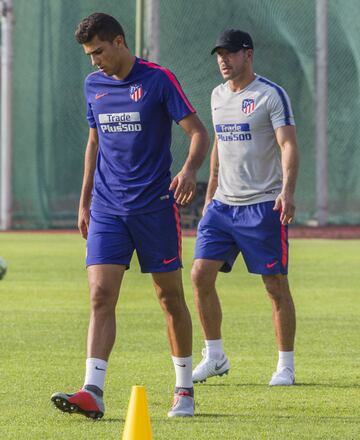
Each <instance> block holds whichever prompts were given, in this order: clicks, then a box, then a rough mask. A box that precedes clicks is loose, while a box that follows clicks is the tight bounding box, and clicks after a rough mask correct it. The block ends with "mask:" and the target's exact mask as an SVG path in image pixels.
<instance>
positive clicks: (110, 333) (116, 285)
mask: <svg viewBox="0 0 360 440" xmlns="http://www.w3.org/2000/svg"><path fill="white" fill-rule="evenodd" d="M124 271H125V266H120V265H115V264H99V265H93V266H89V267H88V269H87V272H88V282H89V288H90V302H91V314H90V322H89V330H88V338H87V357H88V358H98V359H103V360H106V361H107V360H108V358H109V356H110V352H111V349H112V347H113V345H114V342H115V336H116V318H115V308H116V303H117V300H118V297H119V290H120V285H121V281H122V278H123V275H124Z"/></svg>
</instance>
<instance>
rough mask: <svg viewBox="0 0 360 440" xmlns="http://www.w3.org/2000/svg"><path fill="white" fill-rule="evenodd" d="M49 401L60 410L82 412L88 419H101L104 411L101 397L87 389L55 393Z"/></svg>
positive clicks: (73, 412) (72, 412)
mask: <svg viewBox="0 0 360 440" xmlns="http://www.w3.org/2000/svg"><path fill="white" fill-rule="evenodd" d="M51 401H52V402H53V404H54V405H55V406H56V408H58V409H59V410H60V411H62V412H66V413H70V414H82V415H84V416H85V417H89V418H90V419H101V417H102V416H103V415H104V412H105V407H104V402H103V400H102V398H101V397H100V396H97V395H96V394H95V393H93V392H92V391H88V390H80V391H78V392H77V393H74V394H65V393H55V394H53V395H52V396H51Z"/></svg>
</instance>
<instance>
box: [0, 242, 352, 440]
mask: <svg viewBox="0 0 360 440" xmlns="http://www.w3.org/2000/svg"><path fill="white" fill-rule="evenodd" d="M193 246H194V240H193V239H190V238H187V239H185V240H184V265H185V269H184V284H185V289H186V296H187V300H188V304H189V307H190V310H191V314H192V316H193V318H194V319H193V322H194V362H198V361H199V360H200V351H201V348H202V337H201V332H200V328H199V324H198V320H197V318H196V316H195V313H194V306H193V300H192V293H191V288H190V279H189V270H190V265H191V255H192V250H193ZM84 254H85V242H84V241H83V240H82V239H81V238H79V237H78V236H77V235H75V234H73V235H71V234H59V235H57V234H1V235H0V255H1V256H2V257H3V258H5V260H6V261H7V263H8V273H7V275H6V277H5V278H4V279H3V280H2V281H0V304H1V318H0V329H1V330H0V331H1V333H0V335H1V338H0V353H1V362H0V394H1V395H0V402H1V417H0V438H1V439H2V440H10V439H16V440H18V439H22V440H25V439H34V440H35V439H36V440H47V439H49V440H56V439H74V438H76V439H79V440H81V439H87V440H92V439H93V440H102V439H104V440H105V439H106V440H110V439H120V438H121V433H122V430H123V425H124V418H125V416H126V410H127V405H128V401H129V397H130V391H131V386H132V385H136V384H139V385H145V386H146V390H147V395H148V401H149V410H150V415H151V423H152V430H153V436H154V439H156V440H165V439H170V438H171V439H172V440H177V439H179V440H180V439H184V438H186V439H188V440H195V439H196V440H202V439H206V440H210V439H216V440H219V439H225V440H237V439H249V440H254V439H259V440H260V439H261V440H271V439H274V440H275V439H276V440H279V439H287V440H288V439H296V440H298V439H312V440H313V439H327V440H328V439H339V440H350V439H354V440H355V439H358V438H360V369H359V365H360V361H359V359H360V348H359V335H360V318H359V317H360V301H359V294H360V270H359V268H360V242H359V241H355V240H354V241H331V240H293V241H292V243H291V251H290V261H291V264H290V275H289V278H290V282H291V287H292V291H293V296H294V300H295V303H296V307H297V316H298V328H297V339H296V380H297V385H296V386H294V387H289V388H286V387H285V388H270V387H268V386H267V383H268V381H269V379H270V377H271V374H272V372H273V370H274V367H275V365H276V361H277V354H276V346H275V342H274V336H273V330H272V324H271V308H270V303H269V301H268V300H267V299H266V296H265V294H264V289H263V287H262V283H261V280H260V278H259V277H257V276H254V275H249V274H248V273H247V271H246V270H245V268H244V265H243V263H242V261H241V259H240V258H239V260H238V262H237V264H236V266H235V267H234V270H233V272H232V273H231V274H227V275H225V274H221V275H220V276H219V279H218V290H219V293H220V296H221V300H222V305H223V315H224V321H223V336H224V340H225V348H226V352H227V354H228V357H229V358H230V361H231V372H230V375H229V376H228V377H226V378H213V379H212V380H209V381H208V382H207V383H206V384H201V385H197V386H196V388H195V392H196V403H197V408H196V413H197V416H196V417H195V418H194V419H183V420H179V419H175V420H174V419H168V418H167V416H166V413H167V411H168V409H169V407H170V405H171V400H172V397H171V395H172V391H173V384H174V374H173V368H172V362H171V360H170V357H169V352H168V345H167V341H166V337H165V330H164V321H163V316H162V313H161V311H160V308H159V306H158V304H157V301H156V299H155V294H154V292H153V289H152V286H151V280H150V276H149V275H139V269H138V264H137V261H136V258H135V259H134V260H133V263H132V267H131V269H130V270H129V271H128V272H127V274H126V277H125V280H124V283H123V288H122V292H121V296H120V300H119V304H118V310H117V313H118V336H117V342H116V345H115V347H114V350H113V353H112V356H111V359H110V366H109V369H108V375H107V382H106V389H105V405H106V414H105V417H104V419H102V420H101V421H97V422H94V421H91V420H88V419H85V418H82V417H80V416H77V415H72V416H70V415H68V414H62V413H60V412H59V411H56V410H55V409H53V408H52V406H51V404H50V400H49V398H50V395H51V394H52V393H53V392H55V391H65V392H71V391H75V390H76V389H77V388H79V387H80V386H81V385H82V380H83V376H84V365H85V335H86V329H87V323H88V314H89V312H88V294H87V283H86V273H85V269H84V267H83V258H84Z"/></svg>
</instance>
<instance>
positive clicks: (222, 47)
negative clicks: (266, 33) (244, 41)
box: [211, 44, 243, 55]
mask: <svg viewBox="0 0 360 440" xmlns="http://www.w3.org/2000/svg"><path fill="white" fill-rule="evenodd" d="M217 49H226V50H228V51H229V52H238V51H239V50H241V49H243V47H238V46H236V47H235V46H232V45H231V44H223V45H221V46H215V47H214V49H213V50H212V51H211V55H214V53H215V52H216V51H217Z"/></svg>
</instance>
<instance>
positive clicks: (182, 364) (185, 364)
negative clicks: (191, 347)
mask: <svg viewBox="0 0 360 440" xmlns="http://www.w3.org/2000/svg"><path fill="white" fill-rule="evenodd" d="M171 357H172V360H173V363H174V368H175V375H176V384H175V386H176V387H178V388H192V387H193V381H192V356H188V357H176V356H171Z"/></svg>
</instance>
